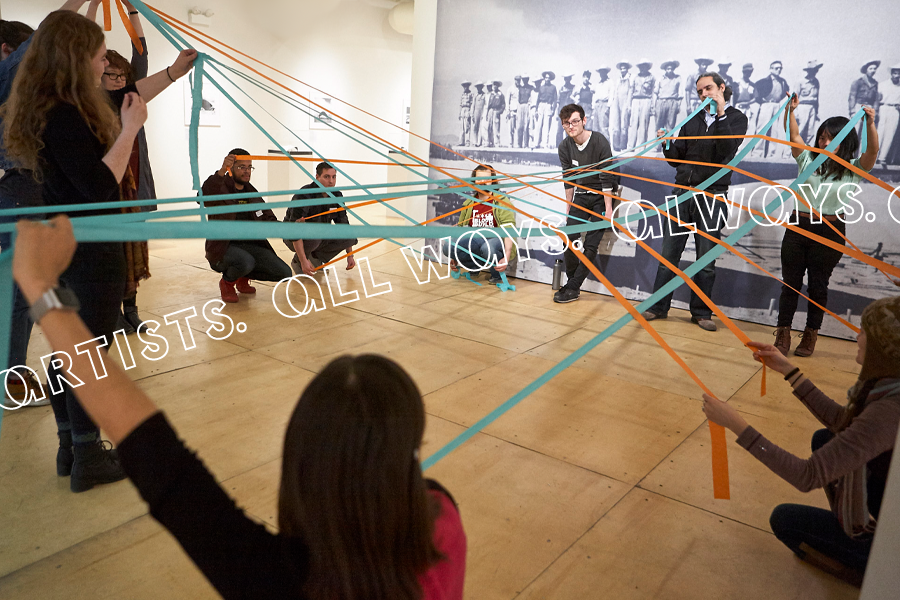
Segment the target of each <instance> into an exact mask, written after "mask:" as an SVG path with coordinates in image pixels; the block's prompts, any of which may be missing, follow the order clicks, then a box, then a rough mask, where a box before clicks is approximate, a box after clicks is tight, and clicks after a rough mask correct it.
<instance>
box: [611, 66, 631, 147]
mask: <svg viewBox="0 0 900 600" xmlns="http://www.w3.org/2000/svg"><path fill="white" fill-rule="evenodd" d="M616 69H618V70H619V72H618V73H617V74H616V76H615V77H614V78H613V83H612V96H611V97H610V99H609V122H610V124H609V132H610V133H611V134H612V139H610V140H609V141H610V143H611V144H612V147H613V151H620V150H624V149H625V148H627V147H628V121H629V116H630V115H631V73H629V72H628V71H630V70H631V63H630V62H627V61H624V60H623V61H622V62H620V63H618V64H617V65H616Z"/></svg>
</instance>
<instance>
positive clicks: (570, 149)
mask: <svg viewBox="0 0 900 600" xmlns="http://www.w3.org/2000/svg"><path fill="white" fill-rule="evenodd" d="M559 118H560V120H561V121H562V126H563V129H565V131H566V134H567V135H566V137H565V138H564V139H563V141H562V142H560V144H559V148H558V152H559V164H560V165H561V166H562V170H563V177H565V178H567V179H568V178H571V177H576V178H575V179H574V180H572V181H571V182H570V181H566V182H565V187H566V201H567V204H566V212H567V213H568V215H569V217H568V219H567V220H566V225H567V226H569V225H581V224H583V223H584V222H585V221H589V222H591V223H596V222H598V221H601V220H602V219H601V218H600V216H599V215H600V214H605V215H612V197H611V196H610V195H609V193H610V192H612V191H613V189H615V188H616V185H617V175H615V174H614V173H611V172H608V171H602V172H601V171H598V169H603V168H605V167H606V165H604V164H602V163H603V162H604V161H607V160H608V159H610V158H612V149H611V148H610V146H609V140H607V139H606V138H605V137H604V136H603V134H601V133H599V132H596V131H591V130H590V129H585V122H584V109H583V108H582V107H581V106H579V105H577V104H567V105H566V106H564V107H563V108H562V110H560V111H559ZM598 163H600V164H598ZM586 174H587V175H586ZM584 175H586V176H584ZM576 185H578V186H579V187H578V188H577V189H576V187H575V186H576ZM602 193H605V195H603V194H602ZM587 211H590V212H587ZM592 213H593V214H592ZM604 233H606V229H595V230H593V231H587V232H585V234H584V243H583V244H582V247H581V248H580V249H581V251H582V253H583V254H584V257H585V258H586V259H587V260H588V261H590V262H591V263H593V262H594V259H595V258H596V256H597V248H598V247H599V245H600V241H601V240H602V239H603V234H604ZM580 237H581V234H580V233H570V234H569V242H568V244H567V245H566V252H565V262H566V284H565V285H564V286H563V287H561V288H560V289H559V291H558V292H556V293H555V294H554V295H553V301H554V302H558V303H560V304H562V303H566V302H574V301H575V300H578V298H579V296H580V295H581V284H582V283H584V280H585V278H586V277H587V275H588V273H589V271H588V268H587V266H586V265H585V264H584V263H582V262H581V261H580V260H579V259H578V257H577V256H576V255H575V253H574V252H573V251H572V244H573V243H574V242H575V240H577V239H579V238H580ZM605 266H606V265H605V261H604V263H603V264H602V265H601V267H600V268H601V269H603V268H604V267H605Z"/></svg>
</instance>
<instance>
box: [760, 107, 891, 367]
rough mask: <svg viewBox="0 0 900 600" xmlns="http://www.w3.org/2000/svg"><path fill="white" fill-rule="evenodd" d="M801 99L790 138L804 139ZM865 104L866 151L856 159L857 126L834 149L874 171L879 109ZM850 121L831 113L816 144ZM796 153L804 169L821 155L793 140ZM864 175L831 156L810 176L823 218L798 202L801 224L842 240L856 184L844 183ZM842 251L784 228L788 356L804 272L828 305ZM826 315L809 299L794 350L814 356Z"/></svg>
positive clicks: (781, 346)
mask: <svg viewBox="0 0 900 600" xmlns="http://www.w3.org/2000/svg"><path fill="white" fill-rule="evenodd" d="M798 104H799V100H798V99H797V96H796V95H794V96H793V97H792V99H791V116H790V127H791V141H792V142H795V143H797V144H805V142H804V141H803V138H802V137H801V136H800V129H799V127H798V126H797V119H796V118H794V113H793V109H795V108H796V107H797V105H798ZM863 109H864V110H865V111H866V116H865V121H866V135H867V137H868V144H867V147H866V151H865V152H864V153H863V154H862V155H861V156H860V157H859V158H857V159H854V156H855V155H856V152H857V150H859V136H857V134H856V131H855V130H851V131H850V133H849V134H848V135H847V137H845V138H844V139H843V140H842V141H841V143H840V145H839V146H838V148H837V150H836V151H835V152H834V153H835V154H836V155H837V156H839V157H840V158H842V159H843V160H845V161H847V162H849V163H850V164H852V165H853V166H855V167H858V168H860V169H862V170H864V171H869V170H871V169H872V167H874V166H875V159H876V157H877V156H878V133H877V132H876V130H875V111H874V110H872V109H871V108H869V107H863ZM848 121H849V119H847V118H846V117H831V118H830V119H826V120H825V121H824V122H823V123H822V125H820V126H819V131H818V132H816V146H817V147H819V148H825V147H826V146H828V144H830V143H831V140H833V139H834V137H835V136H836V135H837V134H838V133H839V132H840V131H841V129H843V128H844V126H845V125H846V124H847V122H848ZM791 153H792V154H793V156H794V159H795V160H796V161H797V167H798V169H799V170H800V171H801V172H802V171H803V170H804V169H806V168H807V167H808V166H809V165H810V163H812V162H813V161H814V160H815V159H816V157H817V155H818V153H816V152H812V151H810V150H803V149H802V148H797V147H795V146H791ZM860 179H861V177H860V176H859V175H858V174H856V173H854V172H853V171H851V170H850V169H848V168H847V167H845V166H844V165H842V164H840V163H838V162H837V161H835V160H832V159H830V158H829V159H827V160H826V161H825V162H824V163H822V165H821V166H820V167H819V168H818V169H816V172H815V173H813V175H812V176H811V177H810V178H809V179H808V180H807V183H808V184H809V185H810V186H811V189H812V192H811V194H812V195H814V196H815V198H812V197H810V198H807V200H808V201H809V202H810V203H812V204H813V208H815V209H816V211H817V212H819V213H821V219H820V218H819V217H817V216H816V215H812V216H811V215H810V208H809V206H808V205H806V204H804V203H803V202H798V203H797V210H796V217H795V218H792V219H791V221H792V222H793V221H796V222H797V226H798V227H799V228H800V229H803V230H805V231H809V232H810V233H814V234H816V235H818V236H821V237H824V238H827V239H829V240H832V241H834V242H837V243H838V244H843V243H844V238H843V237H841V235H839V234H838V233H837V232H836V231H835V229H837V231H839V232H840V233H841V234H846V230H847V226H846V224H845V223H844V221H843V219H842V218H840V216H839V215H840V214H841V213H842V212H843V203H845V202H846V201H847V198H848V195H849V193H850V192H851V191H853V190H854V189H855V188H854V187H853V186H845V184H848V183H849V184H855V183H859V181H860ZM829 184H830V186H829ZM807 189H808V188H807ZM826 221H827V222H826ZM829 224H831V225H834V229H832V228H831V227H829ZM841 256H843V253H841V252H840V251H838V250H835V249H833V248H829V247H828V246H825V245H824V244H820V243H819V242H816V241H814V240H811V239H809V238H807V237H805V236H803V235H801V234H799V233H797V232H795V231H792V230H790V229H787V230H785V232H784V240H783V241H782V242H781V276H782V278H783V280H784V283H785V284H786V285H784V286H782V287H781V299H780V300H779V303H778V328H777V329H776V330H775V347H776V348H778V350H779V351H780V352H781V353H782V354H784V355H785V356H787V353H788V351H789V350H790V349H791V323H792V322H793V320H794V312H796V310H797V301H798V299H799V295H798V294H797V292H795V291H794V290H799V289H800V287H801V286H802V285H803V276H804V274H805V275H806V276H807V295H808V296H809V297H810V298H811V299H812V300H814V301H815V302H818V303H819V304H820V305H822V306H825V304H826V303H827V302H828V281H829V279H831V272H832V271H833V270H834V268H835V267H836V266H837V264H838V262H840V260H841ZM788 286H791V287H793V288H794V289H791V288H790V287H788ZM824 316H825V311H823V310H822V309H821V308H819V307H818V306H816V305H814V304H812V303H809V306H808V308H807V314H806V329H804V330H803V336H802V339H801V340H800V344H799V345H798V346H797V349H796V350H794V356H810V355H811V354H812V353H813V351H814V350H815V348H816V339H817V337H818V332H819V328H820V327H821V326H822V319H823V317H824Z"/></svg>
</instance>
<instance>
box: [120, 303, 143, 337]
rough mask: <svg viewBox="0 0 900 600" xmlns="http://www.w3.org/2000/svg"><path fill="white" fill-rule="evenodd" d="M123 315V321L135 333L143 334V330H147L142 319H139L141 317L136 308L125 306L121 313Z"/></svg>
mask: <svg viewBox="0 0 900 600" xmlns="http://www.w3.org/2000/svg"><path fill="white" fill-rule="evenodd" d="M123 315H124V317H125V321H126V322H127V323H128V324H129V325H131V327H132V328H133V329H134V330H135V331H140V332H141V333H144V330H146V329H147V325H146V324H144V321H143V319H141V316H140V315H139V314H138V309H137V306H125V312H124V313H123ZM126 333H127V332H126Z"/></svg>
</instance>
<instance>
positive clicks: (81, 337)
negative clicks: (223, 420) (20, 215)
mask: <svg viewBox="0 0 900 600" xmlns="http://www.w3.org/2000/svg"><path fill="white" fill-rule="evenodd" d="M16 231H17V234H18V235H17V236H16V246H15V255H14V257H13V277H14V278H15V280H16V283H18V284H19V289H21V290H22V294H23V295H24V296H25V298H26V300H28V303H29V304H34V303H35V302H37V300H38V299H39V298H40V297H41V296H42V295H43V294H44V293H45V292H47V291H48V290H50V289H52V288H54V287H56V286H57V285H59V276H60V275H61V274H62V273H63V271H65V270H66V268H67V267H68V266H69V263H70V262H71V260H72V255H73V253H74V252H75V246H76V242H75V236H74V234H73V233H72V224H71V223H70V222H69V219H68V218H66V217H65V216H58V217H55V218H54V219H53V220H52V221H50V224H49V225H44V224H43V223H38V222H33V221H27V220H22V221H19V223H18V226H17V229H16ZM40 326H41V329H42V330H43V332H44V335H45V336H46V337H47V339H48V340H49V342H50V346H51V347H52V348H53V350H54V351H56V352H67V353H68V354H69V356H70V357H71V359H72V368H71V372H72V374H73V375H74V376H75V377H77V378H78V379H80V380H81V381H83V382H84V385H82V386H79V387H77V388H74V391H75V395H76V396H78V401H79V402H80V403H81V405H82V406H83V407H84V409H85V410H86V411H87V413H88V414H89V415H90V416H91V419H93V420H94V422H95V423H96V424H97V425H98V426H99V427H100V428H101V429H103V430H104V431H105V432H106V433H107V434H108V435H109V438H110V440H112V442H113V443H114V444H116V445H118V444H119V443H120V442H121V441H122V440H123V439H125V438H126V437H127V436H128V434H130V433H131V432H132V431H134V429H135V428H136V427H137V426H138V425H140V424H141V423H143V422H144V421H145V420H147V419H148V418H149V417H150V416H152V415H153V414H154V413H156V412H157V411H158V408H157V407H156V405H155V404H154V403H153V401H152V400H150V398H148V397H147V395H146V394H144V392H142V391H141V390H140V388H138V387H137V386H136V385H135V384H134V383H133V382H132V381H131V379H129V377H128V376H127V375H126V374H125V372H124V371H123V370H122V369H121V368H120V367H119V366H118V365H117V364H116V363H115V362H114V361H112V360H109V358H108V357H107V354H106V351H105V350H103V349H102V348H101V349H98V350H97V353H99V354H100V357H101V360H102V361H103V365H104V367H105V371H106V373H107V376H106V377H104V378H103V379H97V378H96V376H95V374H94V369H93V367H92V364H91V357H89V356H88V354H86V353H82V354H78V353H77V352H76V351H75V345H76V344H81V343H83V342H86V341H88V340H91V339H93V338H94V337H95V336H94V334H92V333H91V332H90V331H88V328H87V327H86V326H85V324H84V322H83V321H82V320H81V317H79V316H78V313H77V312H74V311H69V310H51V311H49V312H48V313H47V314H45V315H44V317H43V318H42V319H41V320H40ZM112 341H113V340H107V342H109V343H112ZM82 350H83V349H82ZM97 353H95V352H94V351H93V350H92V351H91V354H93V356H94V359H95V360H96V356H97ZM98 371H100V372H101V374H102V370H101V369H100V368H99V365H98Z"/></svg>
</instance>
